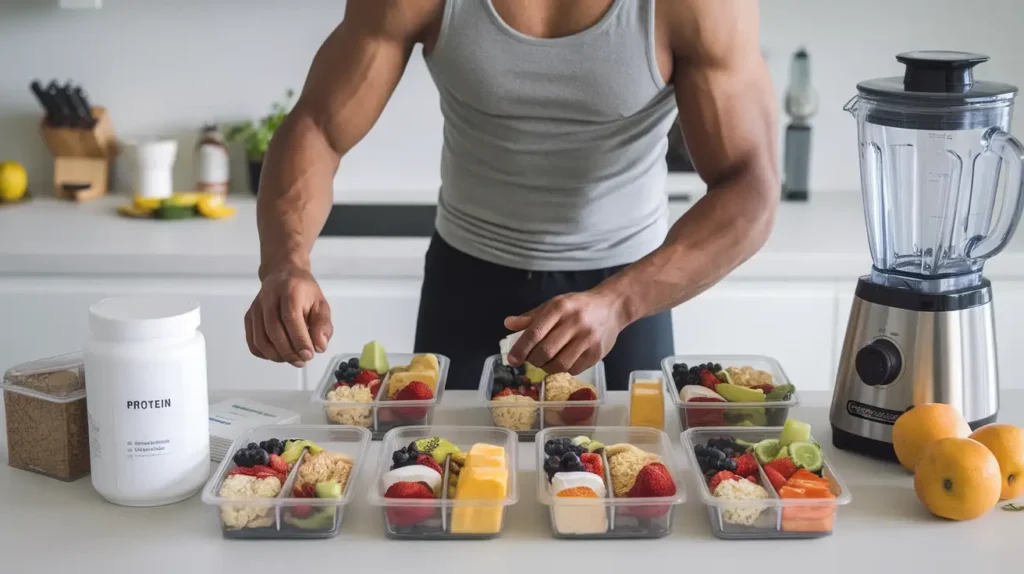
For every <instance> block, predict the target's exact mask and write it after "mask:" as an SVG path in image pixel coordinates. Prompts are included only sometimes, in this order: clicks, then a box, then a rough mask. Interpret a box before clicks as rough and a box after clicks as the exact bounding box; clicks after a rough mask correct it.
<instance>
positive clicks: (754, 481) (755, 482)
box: [747, 476, 760, 484]
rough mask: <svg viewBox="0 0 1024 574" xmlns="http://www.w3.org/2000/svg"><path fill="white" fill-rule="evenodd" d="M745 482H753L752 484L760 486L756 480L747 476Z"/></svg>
mask: <svg viewBox="0 0 1024 574" xmlns="http://www.w3.org/2000/svg"><path fill="white" fill-rule="evenodd" d="M747 480H749V481H750V482H753V483H754V484H760V483H759V482H757V479H756V478H754V477H752V476H748V477H747Z"/></svg>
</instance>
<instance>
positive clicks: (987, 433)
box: [971, 424, 1024, 500]
mask: <svg viewBox="0 0 1024 574" xmlns="http://www.w3.org/2000/svg"><path fill="white" fill-rule="evenodd" d="M971 438H973V439H974V440H976V441H978V442H980V443H981V444H983V445H985V446H986V447H988V449H989V450H990V451H992V454H994V455H995V456H996V460H997V461H999V473H1000V474H1001V475H1002V480H1003V488H1002V493H1001V494H1000V495H999V498H1000V499H1001V500H1009V499H1011V498H1017V497H1018V496H1020V495H1022V494H1024V429H1022V428H1020V427H1015V426H1013V425H1006V424H991V425H985V426H983V427H981V428H980V429H978V430H976V431H974V433H973V434H972V435H971Z"/></svg>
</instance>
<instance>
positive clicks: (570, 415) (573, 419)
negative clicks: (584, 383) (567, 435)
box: [562, 387, 597, 425]
mask: <svg viewBox="0 0 1024 574" xmlns="http://www.w3.org/2000/svg"><path fill="white" fill-rule="evenodd" d="M568 400H570V401H596V400H597V393H596V392H594V389H592V388H590V387H582V388H579V389H576V390H575V391H573V393H572V394H571V395H569V399H568ZM595 410H596V409H595V408H594V407H565V408H564V409H562V422H563V423H564V424H567V425H579V424H585V423H587V422H588V421H590V420H591V419H592V418H593V416H594V412H595Z"/></svg>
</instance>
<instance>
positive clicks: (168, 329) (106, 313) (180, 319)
mask: <svg viewBox="0 0 1024 574" xmlns="http://www.w3.org/2000/svg"><path fill="white" fill-rule="evenodd" d="M198 327H199V303H198V302H196V301H193V300H191V299H188V298H184V297H178V296H174V295H129V296H123V297H111V298H108V299H104V300H102V301H99V302H98V303H94V304H93V305H92V306H90V307H89V329H90V330H91V331H92V333H93V335H95V336H97V337H99V338H102V339H120V340H148V339H163V338H168V337H184V336H188V335H189V334H191V333H193V332H194V331H195V330H196V329H197V328H198Z"/></svg>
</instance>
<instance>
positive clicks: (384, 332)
mask: <svg viewBox="0 0 1024 574" xmlns="http://www.w3.org/2000/svg"><path fill="white" fill-rule="evenodd" d="M320 288H321V289H322V290H323V292H324V296H325V297H326V298H327V302H328V304H330V306H331V317H332V322H333V324H334V336H333V337H332V338H331V342H330V344H329V345H328V348H327V352H326V353H323V354H320V355H317V356H316V358H314V359H313V360H312V361H310V362H309V363H308V364H307V365H306V368H305V369H304V372H305V384H306V388H307V389H310V390H312V389H313V388H315V387H316V385H317V384H319V382H320V378H321V377H322V376H323V374H324V371H325V369H327V365H328V363H329V361H330V358H331V357H333V356H334V355H337V354H339V353H359V352H360V351H362V349H363V345H365V344H366V343H369V342H370V341H371V340H376V341H378V342H379V343H380V344H381V345H384V348H385V349H387V350H388V351H389V352H394V353H410V352H412V350H413V348H412V346H413V342H414V340H415V336H416V314H417V312H418V310H419V300H420V280H419V279H387V280H354V279H353V280H346V281H329V280H328V281H321V282H320Z"/></svg>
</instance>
